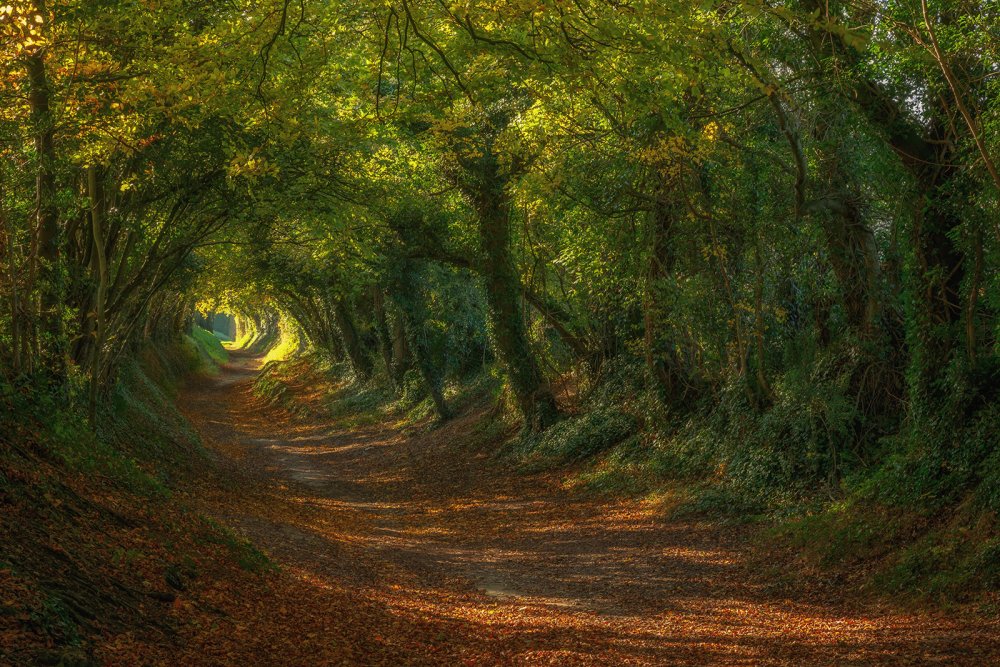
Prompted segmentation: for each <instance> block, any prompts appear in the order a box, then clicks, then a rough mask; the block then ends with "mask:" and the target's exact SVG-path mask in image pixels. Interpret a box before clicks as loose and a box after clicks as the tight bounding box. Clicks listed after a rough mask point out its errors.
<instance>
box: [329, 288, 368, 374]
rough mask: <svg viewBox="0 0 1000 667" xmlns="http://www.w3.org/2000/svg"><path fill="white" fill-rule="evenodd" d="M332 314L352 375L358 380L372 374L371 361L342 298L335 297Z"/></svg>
mask: <svg viewBox="0 0 1000 667" xmlns="http://www.w3.org/2000/svg"><path fill="white" fill-rule="evenodd" d="M333 315H334V318H335V320H336V322H337V328H338V329H339V330H340V339H341V341H342V342H343V343H344V351H345V352H346V353H347V358H348V359H349V360H350V362H351V368H352V369H353V370H354V375H355V376H356V377H357V378H358V379H359V380H367V379H368V378H370V377H371V374H372V362H371V360H370V359H369V358H368V355H367V354H365V350H364V348H363V347H362V345H361V337H360V336H358V329H357V327H356V326H355V325H354V318H353V317H352V316H351V311H350V309H349V308H348V307H347V304H346V303H345V301H344V300H343V299H337V300H336V301H335V302H334V304H333Z"/></svg>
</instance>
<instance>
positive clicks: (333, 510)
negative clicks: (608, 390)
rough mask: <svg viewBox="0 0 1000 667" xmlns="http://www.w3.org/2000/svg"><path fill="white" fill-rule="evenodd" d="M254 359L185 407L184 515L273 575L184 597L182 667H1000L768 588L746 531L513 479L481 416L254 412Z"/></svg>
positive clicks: (977, 620) (854, 612)
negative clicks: (384, 420)
mask: <svg viewBox="0 0 1000 667" xmlns="http://www.w3.org/2000/svg"><path fill="white" fill-rule="evenodd" d="M257 363H258V362H257V360H255V359H253V358H249V357H240V356H238V355H234V361H233V363H232V364H230V365H229V366H227V367H226V368H224V369H223V372H222V373H221V375H220V376H219V377H217V378H214V379H206V380H204V381H202V382H200V383H199V384H197V385H195V386H192V387H191V388H190V389H189V390H188V391H187V392H186V393H185V394H184V395H183V396H182V408H183V410H184V411H185V412H186V414H187V415H188V416H189V417H190V419H191V420H192V421H193V422H194V423H195V425H196V426H197V428H198V429H199V430H200V432H201V434H202V436H203V438H204V440H205V442H206V445H207V446H208V447H209V448H210V449H211V450H212V451H213V452H215V454H216V455H217V456H218V459H219V462H220V465H221V467H222V468H221V469H222V471H223V472H222V474H220V475H218V476H217V477H218V479H217V480H216V482H215V483H213V484H211V485H205V486H204V488H201V489H199V490H197V491H193V492H192V497H191V498H190V501H191V502H192V503H193V504H194V505H195V506H196V507H198V508H199V509H201V510H202V511H205V512H207V513H208V514H210V515H213V516H215V517H216V518H217V519H218V520H219V521H220V522H221V523H224V524H226V525H229V526H233V527H235V528H236V529H237V530H238V531H240V532H242V533H244V534H245V535H246V536H247V537H249V538H250V539H251V540H252V541H253V542H254V543H255V544H256V545H258V546H259V547H260V548H261V549H263V550H264V551H265V552H266V553H267V554H268V555H269V556H270V557H271V559H272V560H273V561H274V562H275V563H276V564H277V565H278V566H279V568H280V569H279V571H277V572H274V573H267V574H263V575H253V576H250V575H248V576H247V577H245V578H243V579H240V580H239V581H233V582H220V584H219V590H217V591H215V592H214V593H213V592H209V593H206V594H204V595H203V596H202V598H200V599H199V600H196V601H193V602H192V603H191V609H190V610H189V614H188V615H185V607H184V603H183V602H181V601H179V602H178V603H177V604H176V605H175V606H176V607H178V609H177V610H176V611H177V614H178V616H179V618H181V619H182V623H181V626H180V627H181V640H182V641H181V643H182V644H183V648H182V649H181V650H180V651H179V652H178V653H177V654H175V655H174V656H173V659H174V660H176V663H175V664H185V665H191V664H253V665H256V664H267V665H341V664H344V665H380V664H382V665H410V664H416V665H508V664H511V665H548V664H556V665H563V664H565V665H577V664H582V665H590V664H594V665H598V664H599V665H604V664H608V665H632V664H642V665H847V664H854V665H871V664H947V665H955V664H968V665H984V664H1000V639H998V637H1000V635H998V633H997V624H996V622H994V621H993V620H992V619H986V618H983V617H977V616H959V615H954V614H952V615H947V614H943V613H940V612H926V611H925V612H906V611H901V610H899V609H898V608H893V607H890V606H887V605H885V604H883V603H879V602H875V601H867V602H866V601H863V600H861V601H859V600H857V599H853V600H850V601H849V600H841V599H837V597H836V595H835V594H831V593H830V590H829V589H826V591H825V592H820V590H819V588H818V587H814V588H815V590H811V589H810V586H809V585H800V584H794V585H791V587H789V585H787V584H782V585H776V583H775V582H774V581H769V580H768V578H767V577H765V576H764V575H762V574H758V572H760V571H761V570H760V569H759V568H754V567H752V566H751V565H750V564H751V563H757V564H758V565H759V555H760V553H759V552H760V549H759V547H753V546H751V545H752V544H753V542H752V541H750V540H749V536H748V531H747V530H745V529H738V528H731V527H724V526H720V525H718V524H715V523H713V522H710V521H698V520H676V519H666V518H664V516H663V515H664V512H663V511H662V507H659V506H658V505H656V504H655V503H651V502H643V501H638V500H617V501H609V500H607V499H595V498H589V497H584V496H581V495H580V494H575V493H570V492H568V491H566V490H564V489H563V488H562V487H561V485H560V483H559V479H558V477H555V476H552V475H534V476H524V475H514V474H511V472H510V471H509V470H505V469H504V468H503V467H502V466H500V465H499V464H498V463H497V462H496V461H495V459H493V458H491V457H490V456H489V455H488V453H487V452H486V451H484V450H483V447H482V446H474V445H472V444H470V443H471V442H472V439H471V438H470V435H469V434H470V433H471V432H472V430H473V427H474V426H475V424H476V422H477V421H478V420H480V419H481V418H482V415H479V414H475V413H473V414H467V415H465V416H463V417H461V418H459V419H456V420H454V421H453V422H451V423H449V424H448V425H446V426H445V427H442V428H439V429H435V430H431V431H425V432H422V433H419V434H415V435H414V434H409V435H408V434H406V433H404V432H403V431H401V430H400V429H398V428H396V427H394V426H393V425H390V424H381V425H377V426H365V427H358V428H351V429H341V428H338V427H336V426H331V425H329V424H324V423H314V422H311V421H303V420H301V419H295V418H293V417H291V416H290V415H289V414H287V413H286V412H285V411H283V410H282V409H280V408H275V407H267V406H264V405H263V404H262V403H261V401H260V400H259V399H257V398H255V397H254V396H253V395H252V393H251V390H250V385H251V381H252V378H253V374H254V372H255V369H256V366H257ZM316 421H318V420H316ZM771 571H772V575H773V569H771ZM213 596H214V597H213ZM207 608H208V609H214V610H215V613H214V615H212V614H207V613H206V612H205V609H207ZM184 619H187V620H186V621H185V620H184Z"/></svg>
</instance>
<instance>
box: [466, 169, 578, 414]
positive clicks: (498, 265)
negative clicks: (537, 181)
mask: <svg viewBox="0 0 1000 667" xmlns="http://www.w3.org/2000/svg"><path fill="white" fill-rule="evenodd" d="M471 175H472V176H473V177H474V178H475V180H476V182H475V183H474V185H473V186H472V187H470V188H469V190H470V191H471V192H470V193H471V194H472V198H473V201H474V204H475V208H476V212H477V214H478V218H479V220H478V222H479V239H480V242H481V244H482V248H483V270H482V275H483V282H484V285H485V288H486V305H487V310H488V313H489V322H490V329H491V333H492V342H493V346H494V348H495V350H496V352H497V357H498V358H499V359H500V362H501V364H502V365H503V367H504V370H505V371H506V372H507V378H508V380H509V381H510V386H511V390H512V391H513V393H514V397H515V400H516V401H517V405H518V409H519V410H520V412H521V416H522V417H523V418H524V427H525V428H526V429H529V430H531V431H542V430H544V429H546V428H548V427H549V426H551V425H552V424H554V423H555V422H556V421H557V420H558V419H559V409H558V407H557V405H556V399H555V395H554V394H553V393H552V388H551V387H550V386H549V384H548V383H547V382H546V381H545V378H544V377H543V376H542V373H541V370H540V369H539V365H538V362H537V360H536V359H535V353H534V350H532V349H531V344H530V342H529V340H528V334H527V328H526V326H525V322H524V313H523V311H522V309H521V281H520V277H519V276H518V273H517V268H516V266H515V265H514V258H513V256H512V254H511V247H510V246H511V233H510V202H509V201H508V198H507V194H506V192H504V185H505V183H504V180H505V179H503V177H502V176H501V174H500V171H499V165H498V163H497V159H496V157H495V156H493V155H490V154H487V155H485V156H484V157H482V158H480V159H479V160H477V161H476V163H475V169H474V171H473V173H472V174H471Z"/></svg>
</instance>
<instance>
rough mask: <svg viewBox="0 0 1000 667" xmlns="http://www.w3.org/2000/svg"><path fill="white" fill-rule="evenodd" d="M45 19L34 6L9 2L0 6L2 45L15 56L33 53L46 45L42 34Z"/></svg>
mask: <svg viewBox="0 0 1000 667" xmlns="http://www.w3.org/2000/svg"><path fill="white" fill-rule="evenodd" d="M44 24H45V17H44V16H43V15H42V14H41V13H39V12H38V10H37V8H36V7H35V6H34V4H31V3H27V2H8V3H6V4H3V5H0V44H4V45H5V46H6V47H7V48H9V49H10V50H11V51H12V52H13V55H15V56H16V55H20V54H22V53H24V52H25V51H33V50H34V49H35V48H37V47H39V46H42V45H44V44H45V42H46V39H45V37H44V36H43V34H42V26H43V25H44Z"/></svg>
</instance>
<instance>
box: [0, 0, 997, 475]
mask: <svg viewBox="0 0 1000 667" xmlns="http://www.w3.org/2000/svg"><path fill="white" fill-rule="evenodd" d="M0 49H2V56H0V67H2V68H3V75H2V77H0V223H2V231H0V241H2V243H0V256H2V257H0V262H2V266H3V270H2V272H0V273H2V279H0V295H2V297H3V298H2V305H0V368H2V371H3V377H4V380H3V382H4V383H5V386H6V387H7V388H13V387H17V386H26V384H30V383H35V384H33V385H32V386H37V385H38V383H39V382H40V383H41V385H43V386H45V387H47V390H51V391H57V392H62V393H63V394H64V395H65V396H67V397H69V399H70V400H71V401H75V402H78V403H89V404H90V406H91V410H92V411H93V409H94V407H95V406H96V405H97V404H99V403H100V401H101V400H103V399H102V396H103V395H104V394H106V392H107V391H108V389H109V388H110V387H111V386H113V383H114V380H115V378H116V373H117V371H118V369H119V368H120V365H121V363H122V360H123V359H124V358H125V357H127V356H128V355H129V354H131V353H132V352H133V351H134V350H136V349H137V348H138V347H139V346H141V345H143V344H144V342H145V341H148V340H150V339H153V340H157V339H166V338H169V337H172V336H176V335H178V334H179V333H180V332H182V331H183V330H184V329H185V327H187V326H189V325H190V319H191V317H192V314H193V313H194V311H195V309H196V307H198V306H199V304H201V305H202V306H203V307H206V308H216V309H228V310H230V311H232V312H235V313H238V314H240V315H241V316H243V317H245V318H248V320H252V321H254V322H257V323H258V325H259V326H263V325H262V324H261V323H262V322H263V321H264V320H263V319H261V318H262V317H263V314H264V313H274V314H280V316H281V317H283V318H285V319H286V320H287V321H288V322H289V323H290V324H294V326H296V327H297V328H298V329H299V330H300V331H301V333H302V335H303V337H304V339H305V341H307V344H308V345H309V346H311V347H314V348H316V349H320V350H324V351H326V352H327V353H329V354H330V355H332V357H333V358H335V359H338V360H342V361H343V362H344V363H345V364H348V365H349V367H350V368H351V371H352V372H353V374H354V376H355V377H356V378H358V379H359V380H366V379H369V378H372V377H379V378H383V379H384V380H385V381H386V382H388V383H390V384H391V385H392V386H394V387H396V388H397V389H398V388H399V387H401V384H402V382H403V378H404V375H405V374H406V373H407V372H411V371H412V373H415V374H416V375H417V376H418V377H419V379H420V383H421V386H422V387H423V390H424V391H426V392H428V395H429V396H431V398H432V399H433V403H434V405H435V408H436V411H437V413H438V416H439V417H440V418H442V419H445V418H447V417H448V416H450V414H451V409H450V406H449V405H448V402H447V398H446V395H445V391H444V388H445V387H446V385H447V384H448V383H449V382H451V381H453V380H455V379H457V378H461V377H463V376H465V375H468V374H469V373H472V372H475V371H476V370H477V369H479V370H481V369H482V368H484V367H488V368H495V369H496V372H497V373H498V374H499V376H500V377H502V380H503V386H504V396H505V397H506V398H507V399H508V403H509V406H510V407H511V409H512V410H513V411H514V412H515V413H516V414H517V415H518V418H519V419H520V421H521V422H522V424H523V427H524V429H525V430H526V431H528V432H534V433H542V432H544V431H545V430H546V429H548V428H550V427H552V426H553V425H554V424H556V423H558V422H559V421H560V420H561V419H562V418H563V417H564V416H565V413H566V411H567V407H568V406H566V405H561V404H560V400H559V399H558V397H557V394H558V391H557V385H558V384H559V383H560V382H562V381H563V380H564V379H565V377H566V375H567V373H569V372H570V371H573V372H574V373H575V374H576V377H578V378H582V379H581V380H580V382H582V383H583V384H584V385H585V386H586V387H589V388H590V389H591V391H594V390H596V388H598V387H600V386H601V385H602V383H605V382H607V381H609V380H608V378H615V377H620V376H621V375H622V374H623V373H624V374H625V375H627V376H628V377H630V378H632V379H634V380H637V381H638V382H639V384H640V385H641V390H642V391H645V392H648V393H649V396H650V397H651V400H650V402H647V403H643V407H642V408H641V410H642V411H643V412H644V415H643V418H644V419H646V418H648V419H650V420H652V422H655V423H658V424H661V425H670V424H672V425H673V426H665V427H666V428H679V427H680V426H679V425H680V424H683V422H684V421H685V420H686V419H688V418H691V417H693V416H696V415H700V416H701V418H703V419H710V418H711V419H716V420H721V422H720V423H723V424H725V425H727V426H726V427H725V428H727V429H728V432H729V433H730V434H731V435H732V437H733V438H734V439H736V440H737V441H738V443H737V445H738V446H737V445H734V449H736V450H740V451H750V450H753V448H754V447H755V446H757V445H759V447H760V448H763V450H765V451H766V452H768V454H767V458H768V461H767V462H766V463H761V464H760V465H762V466H763V468H764V469H766V470H765V471H764V472H761V473H760V475H764V476H766V475H772V474H773V475H781V476H783V477H782V479H783V480H787V481H788V483H792V482H793V481H794V483H796V484H806V485H809V484H813V483H818V482H820V481H823V480H837V479H839V478H840V477H841V476H842V475H843V474H844V473H846V472H850V471H853V470H859V469H866V468H867V467H869V466H871V465H872V463H873V462H875V461H884V460H889V458H891V459H892V460H893V461H895V462H896V463H895V464H894V465H896V470H898V471H901V474H904V475H908V474H918V475H919V476H920V477H921V479H924V480H925V482H926V484H927V485H929V488H933V489H936V490H940V489H943V488H948V489H962V488H968V486H969V485H971V484H977V483H978V482H979V481H981V479H982V478H983V477H984V476H988V474H989V473H988V472H984V470H985V469H984V468H983V462H984V461H986V460H987V459H988V458H989V457H990V456H992V446H991V445H989V443H990V442H993V440H994V439H995V436H996V432H995V424H994V423H993V422H994V420H993V417H992V415H994V414H995V410H996V409H997V406H998V405H1000V404H998V403H997V402H996V387H997V386H998V380H1000V348H998V333H1000V331H998V324H1000V322H998V319H997V315H998V309H1000V301H998V295H1000V289H998V284H997V281H998V271H997V269H998V266H1000V262H998V259H1000V258H998V253H1000V223H998V220H1000V217H998V197H1000V175H998V171H997V164H998V159H1000V158H998V157H997V156H998V151H1000V95H998V91H1000V70H998V67H1000V53H998V49H1000V8H998V7H997V6H996V4H995V3H992V2H985V1H983V0H893V1H890V2H883V1H875V0H872V1H869V0H851V1H846V0H827V1H824V2H819V1H818V0H737V1H730V0H725V1H724V0H707V1H705V2H686V1H680V0H623V1H618V0H568V1H567V0H459V1H456V2H449V1H447V0H378V1H377V2H376V1H366V0H352V1H351V2H341V1H340V0H277V1H266V2H249V1H244V0H228V1H225V2H223V1H216V0H203V1H199V2H190V1H189V0H155V1H153V0H147V1H142V2H136V1H134V0H102V1H101V2H83V1H82V0H76V1H72V0H70V1H65V0H45V1H43V0H34V1H29V0H23V1H22V0H10V1H9V2H8V3H7V4H3V5H0ZM991 424H992V426H991ZM887 443H890V444H887ZM704 448H705V450H706V451H705V452H704V457H705V458H706V459H713V457H717V456H718V452H717V451H716V450H715V449H713V446H710V445H704ZM710 450H711V451H710ZM726 456H727V457H729V459H727V460H741V459H740V455H739V454H738V453H737V454H733V453H732V452H730V453H729V454H727V455H726ZM887 457H888V458H887ZM893 457H894V458H893ZM744 458H745V457H744ZM746 465H751V464H750V463H747V464H746ZM752 465H757V463H753V464H752ZM782 483H785V482H782Z"/></svg>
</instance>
